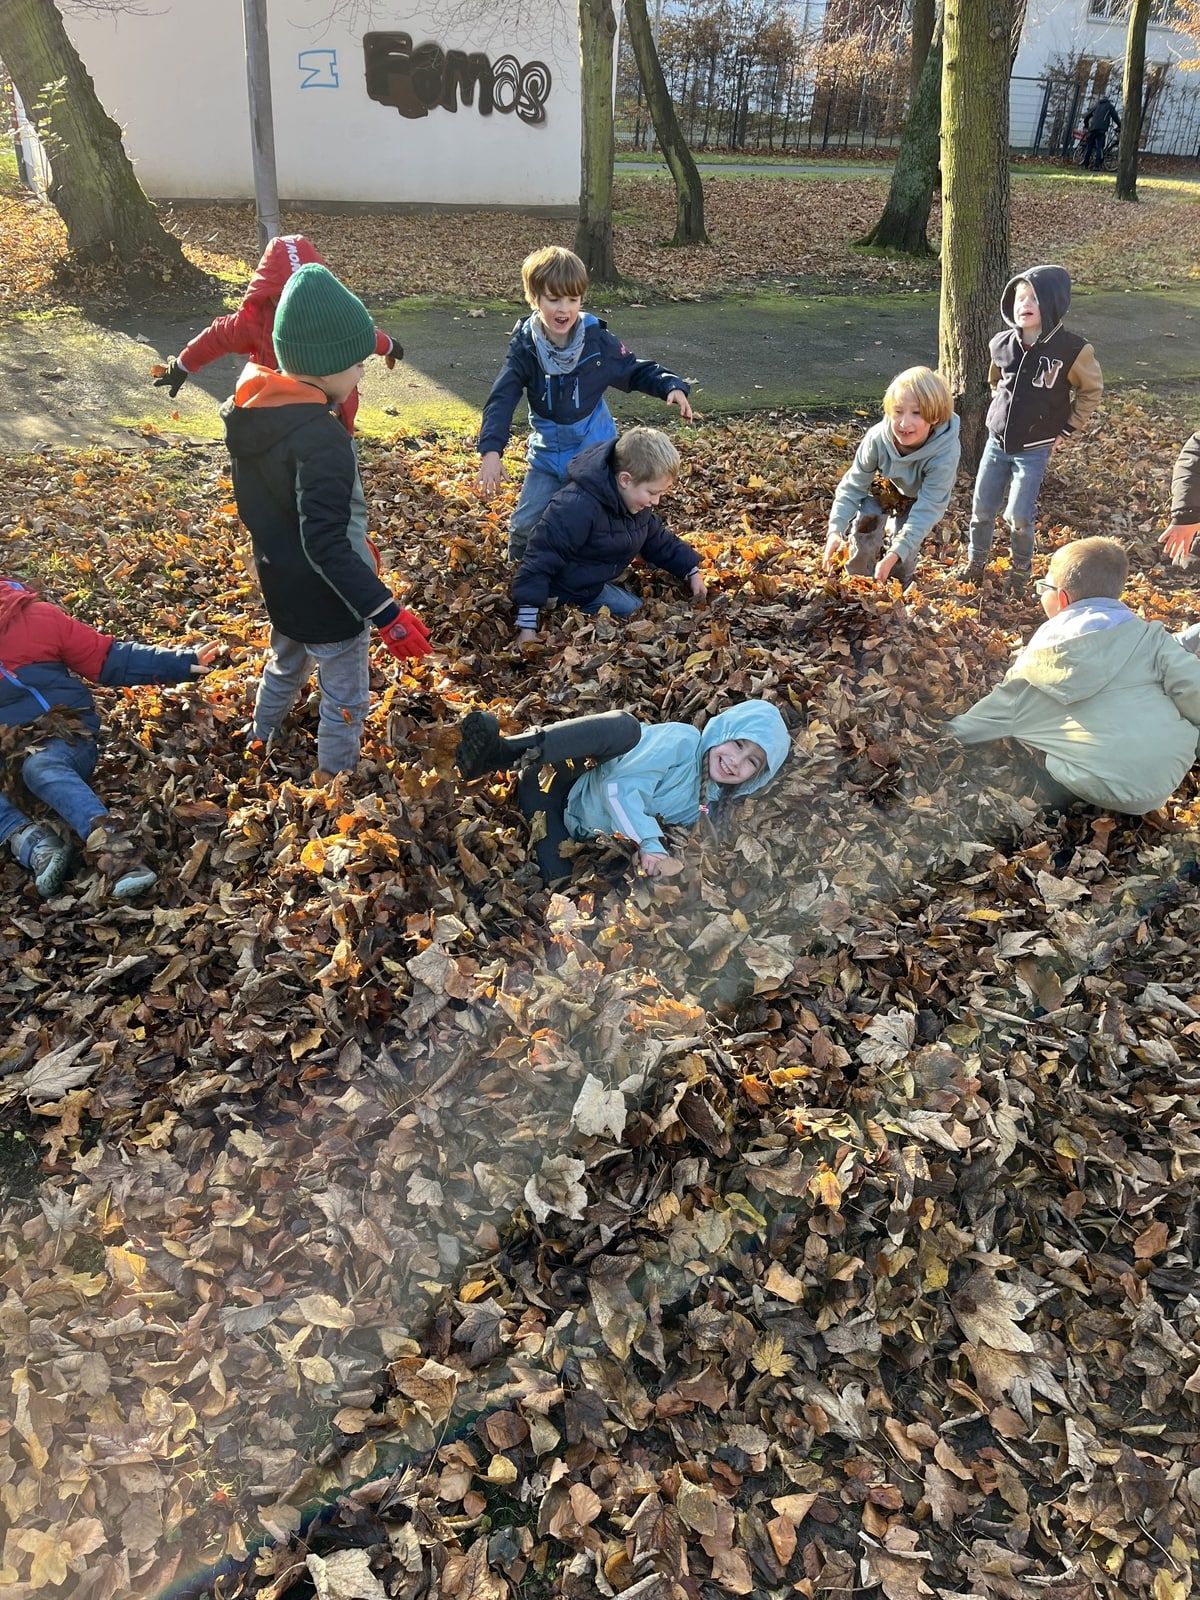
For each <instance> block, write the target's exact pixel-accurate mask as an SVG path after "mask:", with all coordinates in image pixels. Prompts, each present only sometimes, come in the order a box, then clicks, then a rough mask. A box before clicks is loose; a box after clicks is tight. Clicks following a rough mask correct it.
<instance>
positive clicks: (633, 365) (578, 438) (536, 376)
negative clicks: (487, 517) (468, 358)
mask: <svg viewBox="0 0 1200 1600" xmlns="http://www.w3.org/2000/svg"><path fill="white" fill-rule="evenodd" d="M521 281H522V283H523V284H524V286H525V298H526V300H527V301H528V302H529V304H530V306H532V308H533V315H532V316H530V317H526V318H525V320H524V321H523V322H518V323H517V325H516V327H515V328H514V329H513V334H512V338H511V339H510V341H509V346H508V355H507V356H506V357H505V361H504V366H503V367H502V368H501V371H500V376H499V377H498V378H497V379H496V381H495V383H494V384H493V385H492V391H491V393H490V394H489V395H488V397H487V401H486V403H485V405H484V408H483V426H482V428H481V429H480V432H479V454H480V456H481V457H482V460H481V461H480V463H479V480H478V482H479V489H480V492H481V493H482V494H483V495H484V496H485V497H490V496H491V495H493V494H495V492H496V490H497V489H498V488H499V487H500V481H501V477H502V472H501V467H500V456H501V454H502V452H503V450H504V447H505V445H506V444H507V443H508V436H509V433H510V431H511V429H512V419H513V412H514V411H515V410H516V408H517V402H518V401H519V400H520V398H521V395H522V393H524V394H526V395H528V397H529V442H528V444H527V446H526V451H525V454H526V458H527V460H528V462H529V471H528V472H527V473H526V474H525V483H524V485H523V486H522V489H521V496H520V499H519V500H518V501H517V505H516V509H515V510H514V512H513V514H512V519H511V521H510V522H509V525H508V556H509V560H510V561H519V560H520V559H521V557H522V556H523V555H524V553H525V546H526V545H527V544H528V542H529V536H530V534H531V533H532V532H533V530H534V528H536V527H537V524H538V522H539V520H540V519H541V515H542V512H543V511H544V510H545V509H546V506H547V505H548V503H549V501H550V498H551V496H552V495H555V494H557V492H558V491H559V489H561V488H562V487H563V485H564V484H565V483H566V481H567V466H568V464H569V463H570V461H571V460H572V458H573V457H574V456H576V455H578V454H579V452H580V451H581V450H583V449H585V448H586V447H587V446H588V445H593V444H601V443H604V442H605V441H608V440H612V439H615V438H616V436H617V425H616V423H615V422H614V421H613V417H612V412H611V411H610V410H609V409H608V406H607V405H606V403H605V400H604V391H605V390H606V389H609V388H612V389H624V390H626V391H628V390H630V389H639V390H641V391H642V393H643V394H652V395H656V396H657V398H658V399H660V400H665V401H666V402H667V404H668V405H671V406H678V407H679V414H680V416H681V417H682V418H683V420H684V421H685V422H690V421H691V420H692V408H691V406H690V405H689V404H688V386H687V384H686V383H684V381H683V379H682V378H677V377H676V376H675V374H674V373H673V372H668V371H667V370H666V368H665V367H660V366H659V365H658V363H657V362H656V361H639V360H638V359H637V357H636V356H635V355H633V354H632V353H631V352H630V351H628V350H626V348H625V346H624V345H623V344H622V343H621V341H620V340H619V339H618V338H616V337H615V336H614V335H613V334H611V333H609V331H608V327H607V325H606V324H605V323H603V322H602V321H601V320H600V318H599V317H594V316H592V315H591V313H590V312H582V310H581V308H582V305H583V297H584V295H585V293H586V292H587V285H588V275H587V268H586V267H585V266H584V264H583V262H582V261H581V260H580V259H579V257H578V256H577V255H575V254H574V253H573V252H572V251H570V250H564V249H563V248H562V247H561V246H559V245H549V246H547V247H546V248H545V249H544V250H535V251H534V252H533V254H532V255H530V256H526V258H525V260H524V262H523V263H522V266H521Z"/></svg>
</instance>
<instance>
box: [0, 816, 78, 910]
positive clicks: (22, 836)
mask: <svg viewBox="0 0 1200 1600" xmlns="http://www.w3.org/2000/svg"><path fill="white" fill-rule="evenodd" d="M8 848H9V849H10V850H11V851H12V853H13V855H14V856H15V857H16V859H17V860H18V861H19V862H20V863H21V865H22V866H23V867H27V868H28V869H29V871H30V872H31V873H32V874H33V886H34V888H35V889H36V890H37V892H38V894H39V895H41V897H42V899H43V900H48V899H49V898H50V896H51V895H54V894H57V893H58V891H59V890H60V889H61V888H62V886H63V884H64V883H65V882H66V881H67V874H68V873H69V872H70V870H71V861H72V859H73V857H74V854H75V851H74V849H73V847H72V846H71V845H70V844H68V843H67V842H66V841H65V840H63V839H60V838H59V836H58V835H57V834H56V833H54V832H52V831H51V829H49V828H43V827H41V826H40V825H39V824H38V823H36V822H29V823H26V825H25V826H24V827H23V828H18V829H17V831H16V833H13V834H10V835H9V839H8Z"/></svg>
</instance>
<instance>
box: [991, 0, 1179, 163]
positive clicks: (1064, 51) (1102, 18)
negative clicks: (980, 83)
mask: <svg viewBox="0 0 1200 1600" xmlns="http://www.w3.org/2000/svg"><path fill="white" fill-rule="evenodd" d="M1174 10H1175V5H1174V0H1151V5H1150V22H1149V26H1148V27H1147V29H1146V99H1145V130H1144V133H1143V137H1142V148H1143V149H1145V150H1150V151H1171V152H1173V153H1175V154H1179V155H1192V156H1195V155H1196V154H1198V153H1200V71H1196V70H1194V69H1185V68H1183V67H1182V66H1181V62H1183V61H1186V60H1189V59H1191V60H1195V59H1196V58H1197V57H1200V43H1198V42H1197V41H1196V40H1194V39H1190V38H1189V37H1188V36H1187V35H1186V34H1184V33H1182V32H1180V31H1179V30H1178V29H1176V28H1175V27H1173V26H1172V14H1173V12H1174ZM1127 25H1128V0H1029V8H1028V10H1027V12H1026V15H1025V27H1024V31H1023V32H1022V35H1021V48H1020V49H1019V51H1018V52H1017V59H1016V63H1015V65H1014V67H1013V94H1012V142H1013V144H1014V146H1016V147H1017V148H1033V147H1035V146H1038V147H1040V148H1043V149H1045V148H1048V147H1050V146H1052V145H1053V144H1054V143H1055V142H1056V140H1057V141H1060V140H1061V138H1062V137H1063V135H1064V134H1065V133H1067V132H1068V131H1069V130H1067V128H1066V122H1067V120H1068V119H1069V117H1070V113H1071V110H1072V107H1073V106H1074V107H1075V111H1076V115H1075V119H1074V120H1075V123H1076V124H1078V121H1079V118H1080V117H1081V116H1082V114H1083V112H1084V111H1085V110H1086V109H1087V107H1088V106H1090V105H1091V103H1092V101H1093V100H1094V99H1095V98H1096V97H1097V96H1098V95H1099V94H1101V93H1102V92H1103V91H1105V90H1106V89H1107V90H1108V92H1109V93H1110V95H1111V97H1112V99H1113V101H1114V102H1115V104H1116V105H1117V106H1118V108H1121V107H1122V94H1121V76H1122V68H1123V65H1124V60H1125V34H1126V29H1127ZM1035 83H1036V84H1037V85H1039V87H1035ZM1048 85H1049V86H1052V92H1051V93H1050V94H1049V95H1047V94H1046V92H1045V91H1046V88H1047V86H1048ZM1122 115H1124V111H1123V109H1122ZM1039 129H1040V134H1041V137H1040V139H1039V138H1038V132H1039Z"/></svg>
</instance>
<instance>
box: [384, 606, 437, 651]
mask: <svg viewBox="0 0 1200 1600" xmlns="http://www.w3.org/2000/svg"><path fill="white" fill-rule="evenodd" d="M379 637H380V639H381V641H382V643H383V647H384V649H385V650H386V651H387V652H388V654H389V655H393V656H395V658H396V660H397V661H406V660H408V659H409V657H420V656H427V655H429V654H430V652H431V651H432V649H433V646H432V644H430V642H429V629H428V628H427V627H426V626H425V624H424V623H423V622H422V621H421V619H420V617H418V616H415V615H414V614H413V613H412V612H411V611H406V610H405V609H404V607H403V606H401V608H400V610H399V611H398V612H397V613H396V615H395V616H394V617H393V618H392V620H391V621H390V622H389V623H388V624H387V626H386V627H383V628H380V630H379Z"/></svg>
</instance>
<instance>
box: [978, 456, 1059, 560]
mask: <svg viewBox="0 0 1200 1600" xmlns="http://www.w3.org/2000/svg"><path fill="white" fill-rule="evenodd" d="M1052 448H1053V446H1052V445H1048V444H1040V445H1038V446H1037V448H1036V449H1033V450H1022V451H1021V453H1020V454H1019V455H1009V454H1008V452H1007V451H1005V450H1001V448H1000V446H999V445H998V444H997V442H996V437H995V435H994V434H991V433H989V434H988V440H987V444H986V445H984V447H983V455H982V456H981V457H980V460H979V471H978V472H977V473H976V474H975V493H974V496H973V498H972V500H971V528H970V532H969V533H968V535H967V539H968V549H967V559H968V560H969V561H971V562H983V561H986V560H987V558H988V556H989V555H990V554H991V550H992V537H993V535H994V534H995V531H996V517H997V515H998V513H999V511H1000V508H1001V506H1003V507H1004V520H1005V522H1007V523H1008V526H1009V536H1010V539H1011V541H1012V545H1011V554H1012V564H1013V566H1014V567H1015V568H1017V569H1018V570H1019V571H1022V572H1028V571H1029V568H1030V567H1031V566H1032V565H1033V542H1034V536H1035V530H1034V521H1033V519H1034V516H1035V515H1036V513H1037V502H1038V494H1039V493H1040V491H1041V487H1042V479H1043V478H1044V477H1045V476H1046V467H1047V464H1048V463H1049V460H1050V451H1051V449H1052ZM1006 501H1007V504H1006V503H1005V502H1006Z"/></svg>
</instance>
